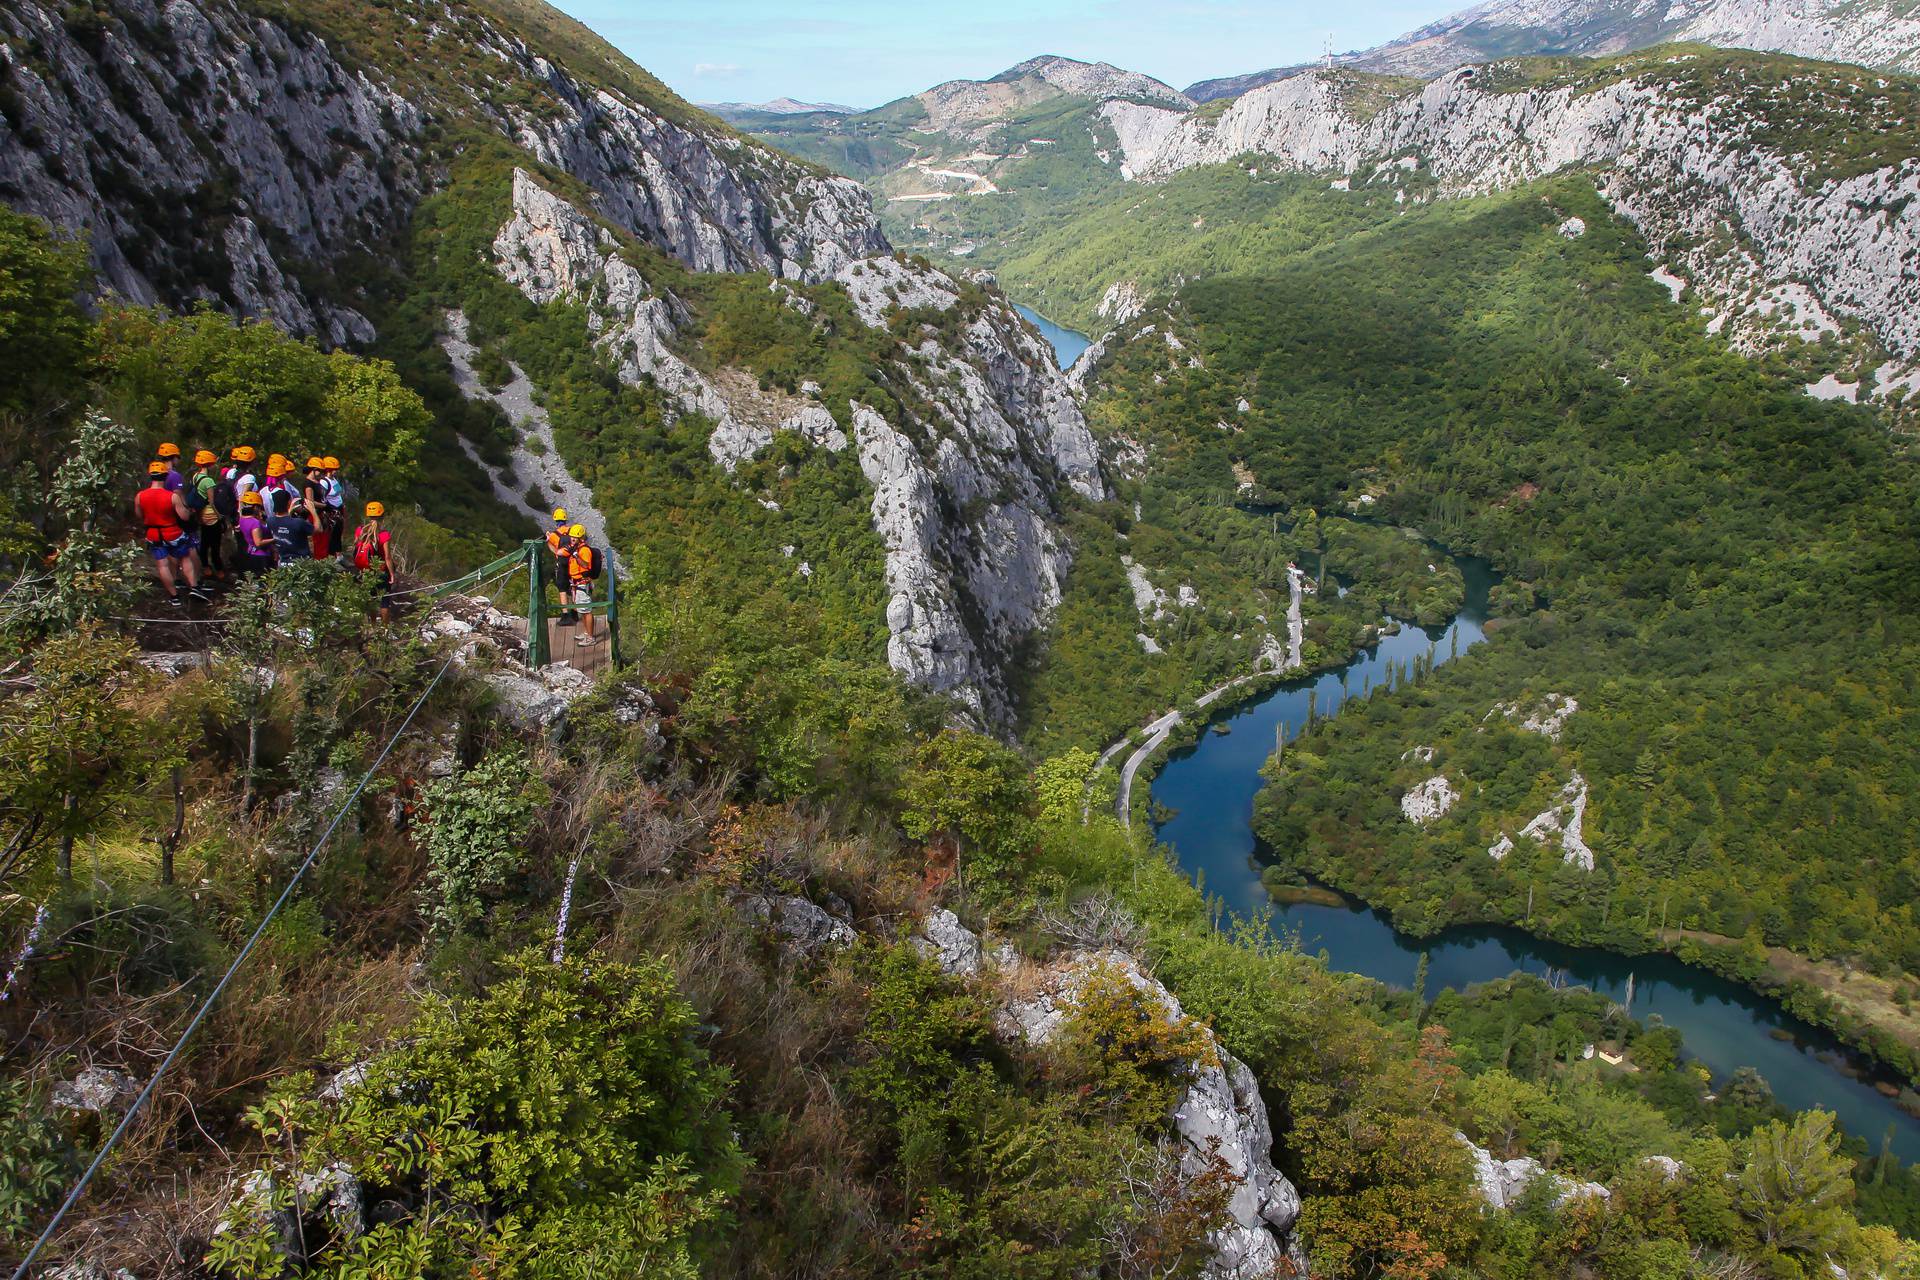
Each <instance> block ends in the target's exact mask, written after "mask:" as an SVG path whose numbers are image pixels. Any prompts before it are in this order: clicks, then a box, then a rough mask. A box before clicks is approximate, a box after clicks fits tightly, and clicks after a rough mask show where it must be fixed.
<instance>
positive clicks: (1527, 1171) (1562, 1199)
mask: <svg viewBox="0 0 1920 1280" xmlns="http://www.w3.org/2000/svg"><path fill="white" fill-rule="evenodd" d="M1453 1136H1454V1137H1455V1138H1456V1139H1458V1140H1459V1141H1460V1143H1461V1144H1462V1145H1463V1146H1465V1147H1466V1148H1467V1151H1468V1152H1469V1154H1471V1155H1472V1157H1473V1183H1474V1188H1475V1189H1476V1190H1478V1191H1479V1193H1480V1198H1481V1199H1482V1200H1485V1201H1486V1202H1487V1204H1488V1205H1489V1206H1490V1207H1492V1208H1495V1209H1510V1208H1512V1207H1513V1205H1514V1204H1515V1202H1517V1201H1518V1200H1519V1199H1520V1197H1521V1196H1522V1195H1524V1194H1526V1190H1527V1188H1528V1187H1530V1186H1532V1185H1533V1183H1534V1180H1535V1179H1537V1178H1541V1177H1545V1178H1548V1179H1549V1180H1550V1181H1551V1185H1552V1186H1553V1189H1554V1203H1555V1204H1556V1205H1562V1204H1565V1203H1567V1202H1568V1201H1569V1200H1580V1199H1585V1198H1587V1197H1591V1196H1597V1197H1599V1198H1600V1199H1602V1200H1605V1199H1608V1198H1609V1197H1610V1196H1611V1195H1612V1192H1610V1191H1608V1190H1607V1188H1606V1187H1605V1186H1603V1185H1601V1184H1600V1183H1598V1182H1581V1181H1578V1180H1576V1179H1573V1178H1563V1177H1561V1176H1560V1175H1559V1174H1557V1173H1548V1172H1547V1171H1546V1169H1545V1167H1543V1166H1542V1165H1541V1163H1540V1162H1539V1161H1538V1160H1535V1159H1534V1158H1533V1157H1532V1156H1516V1157H1514V1158H1513V1159H1511V1160H1495V1159H1494V1158H1493V1153H1492V1152H1491V1151H1488V1150H1487V1149H1486V1148H1485V1147H1482V1146H1477V1145H1475V1143H1474V1142H1473V1140H1472V1139H1471V1138H1469V1137H1467V1135H1466V1134H1464V1133H1456V1134H1454V1135H1453Z"/></svg>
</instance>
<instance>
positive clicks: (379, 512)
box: [367, 502, 387, 520]
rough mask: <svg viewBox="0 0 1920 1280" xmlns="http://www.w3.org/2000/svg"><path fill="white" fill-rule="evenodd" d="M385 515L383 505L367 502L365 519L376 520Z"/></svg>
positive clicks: (385, 511)
mask: <svg viewBox="0 0 1920 1280" xmlns="http://www.w3.org/2000/svg"><path fill="white" fill-rule="evenodd" d="M385 514H387V508H386V506H385V505H384V504H382V503H379V502H369V503H368V504H367V519H369V520H378V519H379V518H380V517H381V516H383V515H385Z"/></svg>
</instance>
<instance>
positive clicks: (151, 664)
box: [140, 653, 207, 680]
mask: <svg viewBox="0 0 1920 1280" xmlns="http://www.w3.org/2000/svg"><path fill="white" fill-rule="evenodd" d="M140 665H141V666H143V667H145V668H146V669H147V670H149V671H152V672H154V673H155V674H157V675H163V676H166V677H167V678H168V679H170V680H177V679H179V678H180V677H181V676H184V675H191V674H192V673H194V672H196V671H205V670H206V669H207V655H206V654H204V653H143V654H141V655H140Z"/></svg>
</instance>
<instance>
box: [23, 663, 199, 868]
mask: <svg viewBox="0 0 1920 1280" xmlns="http://www.w3.org/2000/svg"><path fill="white" fill-rule="evenodd" d="M145 674H146V673H145V672H144V671H142V670H141V669H140V667H139V666H138V664H137V663H135V661H134V648H133V646H132V645H131V644H128V643H127V642H126V641H124V640H120V639H117V638H113V637H106V636H101V635H99V634H97V633H95V632H93V631H91V630H83V631H76V632H71V633H68V634H66V635H62V636H57V637H55V638H53V639H51V640H49V641H47V642H46V643H45V644H43V645H42V646H41V647H40V648H39V649H38V650H37V651H36V652H35V655H34V667H33V684H32V687H31V688H30V689H29V690H28V691H27V692H26V693H23V694H19V695H17V696H14V697H10V698H7V699H4V700H0V739H3V740H4V741H5V742H6V744H7V749H6V750H5V751H4V752H0V886H4V885H9V884H11V883H13V882H15V881H16V879H17V878H18V877H21V876H24V875H26V874H27V873H29V872H30V871H31V870H32V869H33V868H34V866H35V865H36V864H37V862H38V860H39V858H40V857H41V856H42V855H44V854H45V853H46V851H47V850H48V849H50V848H54V847H59V848H61V849H62V850H63V855H62V856H63V858H64V857H65V856H67V854H68V853H70V851H71V850H72V848H73V845H74V842H75V841H77V840H81V839H84V838H86V837H87V836H89V835H91V834H93V833H95V832H98V831H99V830H101V829H102V828H103V827H105V826H108V825H110V824H111V823H112V822H113V821H115V820H116V819H118V818H121V817H123V816H125V815H126V814H128V813H129V812H130V811H132V810H133V809H134V808H135V807H136V806H137V805H139V804H140V802H141V801H142V800H144V799H145V798H146V797H147V795H148V786H149V784H150V782H151V780H152V775H153V774H154V773H155V772H157V771H159V770H162V769H165V768H166V767H168V762H169V761H171V760H173V759H174V758H175V751H176V746H175V743H174V742H173V740H172V735H171V734H170V733H169V732H168V731H167V728H166V726H165V725H163V724H162V723H159V722H156V721H155V720H152V719H150V718H149V717H148V716H147V715H145V714H143V713H142V712H141V711H139V710H136V709H135V708H134V707H133V706H131V705H130V697H131V695H132V694H133V693H134V691H135V690H137V689H138V687H139V685H140V683H141V681H142V678H143V677H144V676H145ZM62 870H63V871H65V870H66V868H65V867H64V866H63V867H62Z"/></svg>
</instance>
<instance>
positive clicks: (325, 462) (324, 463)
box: [320, 454, 340, 471]
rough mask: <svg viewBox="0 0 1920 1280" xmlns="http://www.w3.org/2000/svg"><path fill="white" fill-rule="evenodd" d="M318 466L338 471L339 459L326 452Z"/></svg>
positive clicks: (325, 469) (326, 469)
mask: <svg viewBox="0 0 1920 1280" xmlns="http://www.w3.org/2000/svg"><path fill="white" fill-rule="evenodd" d="M320 467H321V469H322V470H324V471H338V470H339V469H340V459H338V458H336V457H334V456H333V455H332V454H328V455H327V456H326V457H324V458H322V459H320Z"/></svg>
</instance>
